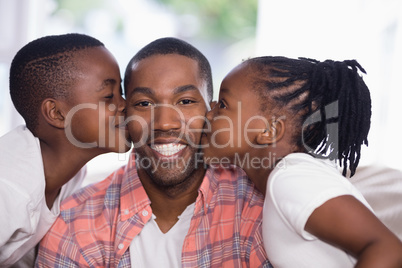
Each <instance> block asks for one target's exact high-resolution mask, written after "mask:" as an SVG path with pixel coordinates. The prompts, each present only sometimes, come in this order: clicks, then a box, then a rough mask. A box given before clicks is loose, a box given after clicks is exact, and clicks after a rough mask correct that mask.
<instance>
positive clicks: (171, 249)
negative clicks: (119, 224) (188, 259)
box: [130, 203, 195, 268]
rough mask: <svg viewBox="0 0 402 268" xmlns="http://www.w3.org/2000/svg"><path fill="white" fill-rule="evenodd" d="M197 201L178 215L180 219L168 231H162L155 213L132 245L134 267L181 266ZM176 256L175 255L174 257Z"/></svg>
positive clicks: (170, 267)
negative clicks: (184, 244) (185, 241)
mask: <svg viewBox="0 0 402 268" xmlns="http://www.w3.org/2000/svg"><path fill="white" fill-rule="evenodd" d="M194 206H195V203H193V204H191V205H189V206H188V207H187V208H186V209H185V210H184V211H183V213H182V214H181V215H180V216H179V217H178V218H179V220H178V221H177V222H176V224H175V225H173V227H172V228H171V229H170V230H169V231H168V232H167V233H165V234H164V233H162V231H161V230H160V229H159V226H158V224H157V223H156V221H155V219H156V217H155V215H154V214H152V217H151V218H150V220H149V221H148V222H147V223H146V224H145V226H144V228H143V229H142V230H141V232H140V233H139V235H137V236H136V237H134V239H133V241H132V242H131V245H130V259H131V267H133V268H154V267H155V268H159V267H164V268H178V267H181V252H182V248H183V242H184V239H185V237H186V235H187V233H188V230H189V229H190V222H191V218H192V216H193V213H194ZM173 256H175V257H173Z"/></svg>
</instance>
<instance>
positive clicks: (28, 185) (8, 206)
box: [0, 126, 86, 267]
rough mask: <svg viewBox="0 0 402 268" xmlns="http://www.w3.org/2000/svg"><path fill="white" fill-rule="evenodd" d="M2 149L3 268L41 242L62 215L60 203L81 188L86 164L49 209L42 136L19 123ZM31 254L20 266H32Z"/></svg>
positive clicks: (0, 254)
mask: <svg viewBox="0 0 402 268" xmlns="http://www.w3.org/2000/svg"><path fill="white" fill-rule="evenodd" d="M0 150H1V154H0V213H1V216H0V226H1V230H0V267H7V266H9V265H12V264H13V263H15V262H16V261H18V260H19V259H20V258H21V257H22V256H24V255H25V254H27V252H29V251H31V250H32V249H33V248H34V247H35V246H36V245H37V244H38V243H39V241H40V240H41V239H42V237H43V236H44V235H45V234H46V232H47V231H48V230H49V229H50V227H51V226H52V224H53V223H54V221H55V220H56V218H57V216H58V215H59V213H60V202H61V201H62V200H63V199H64V198H66V197H67V196H69V195H71V194H72V193H73V192H74V191H76V190H78V189H79V188H80V187H81V185H82V181H83V180H84V178H85V175H86V167H85V166H84V167H83V168H82V169H81V170H80V171H79V172H78V173H77V174H76V175H75V176H74V177H73V178H72V179H71V180H70V181H69V182H68V183H66V184H65V185H64V186H63V187H62V189H61V191H60V194H59V196H58V197H57V198H56V200H55V201H54V204H53V207H52V209H51V210H49V209H48V207H47V205H46V199H45V183H46V182H45V176H44V169H43V161H42V154H41V150H40V143H39V139H38V138H36V137H34V136H33V134H32V132H30V131H29V130H28V129H27V128H26V127H25V126H19V127H17V128H16V129H14V130H12V131H10V132H9V133H7V134H6V135H4V136H3V137H1V138H0ZM32 257H34V254H32V252H30V254H27V255H26V257H24V260H21V265H18V267H23V266H25V265H30V267H32V266H33V261H34V260H33V259H32ZM27 258H28V259H27Z"/></svg>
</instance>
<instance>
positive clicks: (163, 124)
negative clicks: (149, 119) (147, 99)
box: [153, 104, 184, 131]
mask: <svg viewBox="0 0 402 268" xmlns="http://www.w3.org/2000/svg"><path fill="white" fill-rule="evenodd" d="M154 117H155V118H154V120H153V121H154V130H160V131H170V130H177V129H180V128H181V126H182V122H183V121H184V114H183V113H182V112H181V110H180V109H178V108H176V107H174V106H173V105H166V104H160V105H157V106H156V107H155V108H154Z"/></svg>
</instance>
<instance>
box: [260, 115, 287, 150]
mask: <svg viewBox="0 0 402 268" xmlns="http://www.w3.org/2000/svg"><path fill="white" fill-rule="evenodd" d="M284 134H285V122H284V121H283V120H282V119H277V120H275V121H272V122H271V123H270V124H269V125H268V126H267V129H264V130H263V131H261V132H260V133H258V135H257V144H259V145H270V144H274V143H277V142H278V141H280V140H281V139H282V138H283V135H284Z"/></svg>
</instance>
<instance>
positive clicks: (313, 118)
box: [203, 57, 402, 267]
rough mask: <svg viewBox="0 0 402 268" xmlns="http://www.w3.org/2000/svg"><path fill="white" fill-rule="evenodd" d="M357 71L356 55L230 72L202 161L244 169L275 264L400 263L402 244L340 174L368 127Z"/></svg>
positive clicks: (366, 97) (259, 63) (245, 66)
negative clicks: (260, 198) (259, 201)
mask: <svg viewBox="0 0 402 268" xmlns="http://www.w3.org/2000/svg"><path fill="white" fill-rule="evenodd" d="M359 70H360V71H362V72H365V71H364V69H363V68H362V67H361V66H360V65H359V64H358V63H357V62H356V61H355V60H352V61H343V62H337V61H331V60H327V61H324V62H319V61H315V60H310V59H304V58H300V59H289V58H285V57H258V58H252V59H249V60H246V61H244V62H243V63H241V64H240V65H239V66H237V67H236V68H235V69H233V70H232V71H231V72H230V73H229V74H228V75H227V76H226V77H225V79H224V80H223V82H222V85H221V89H220V93H219V102H218V104H217V105H216V106H215V107H214V109H213V110H211V111H210V112H209V113H208V115H207V117H208V119H209V120H210V125H209V126H208V127H209V128H208V130H211V132H208V133H206V135H205V136H204V141H203V143H204V147H206V148H205V151H204V153H205V161H206V162H207V163H210V164H211V163H216V162H218V161H219V162H220V163H228V162H230V163H231V164H235V165H238V166H240V167H241V168H243V169H244V170H245V172H246V173H247V175H248V176H249V178H250V179H251V180H252V181H253V182H254V183H255V185H256V187H257V188H258V189H259V190H260V191H261V192H262V193H263V194H265V202H264V215H263V236H264V245H265V249H266V251H267V254H268V257H269V259H270V261H271V262H272V264H273V265H274V267H353V265H356V267H402V243H401V241H400V240H399V239H398V238H397V237H396V236H395V235H394V234H393V233H392V232H391V231H390V230H388V229H387V228H386V227H385V226H384V225H383V224H382V223H381V222H380V221H379V220H378V219H377V218H376V216H375V215H374V214H373V212H372V210H371V208H370V206H369V205H368V204H367V202H366V201H365V199H364V198H363V196H362V195H361V194H360V193H359V192H358V191H357V190H356V188H354V187H353V185H352V184H351V183H350V182H349V181H348V180H347V179H346V178H345V177H344V176H346V173H347V168H348V167H349V169H350V175H351V176H353V174H354V173H355V170H356V167H357V165H358V163H359V159H360V148H361V145H362V144H366V145H367V135H368V131H369V128H370V117H371V100H370V93H369V91H368V88H367V86H366V85H365V83H364V82H363V80H362V78H361V77H360V75H359V73H358V71H359ZM206 132H207V131H206ZM205 138H206V139H205ZM207 142H209V145H207ZM336 162H338V163H339V165H340V166H341V167H343V171H342V175H343V176H342V175H341V174H340V171H338V168H337V165H336Z"/></svg>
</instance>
